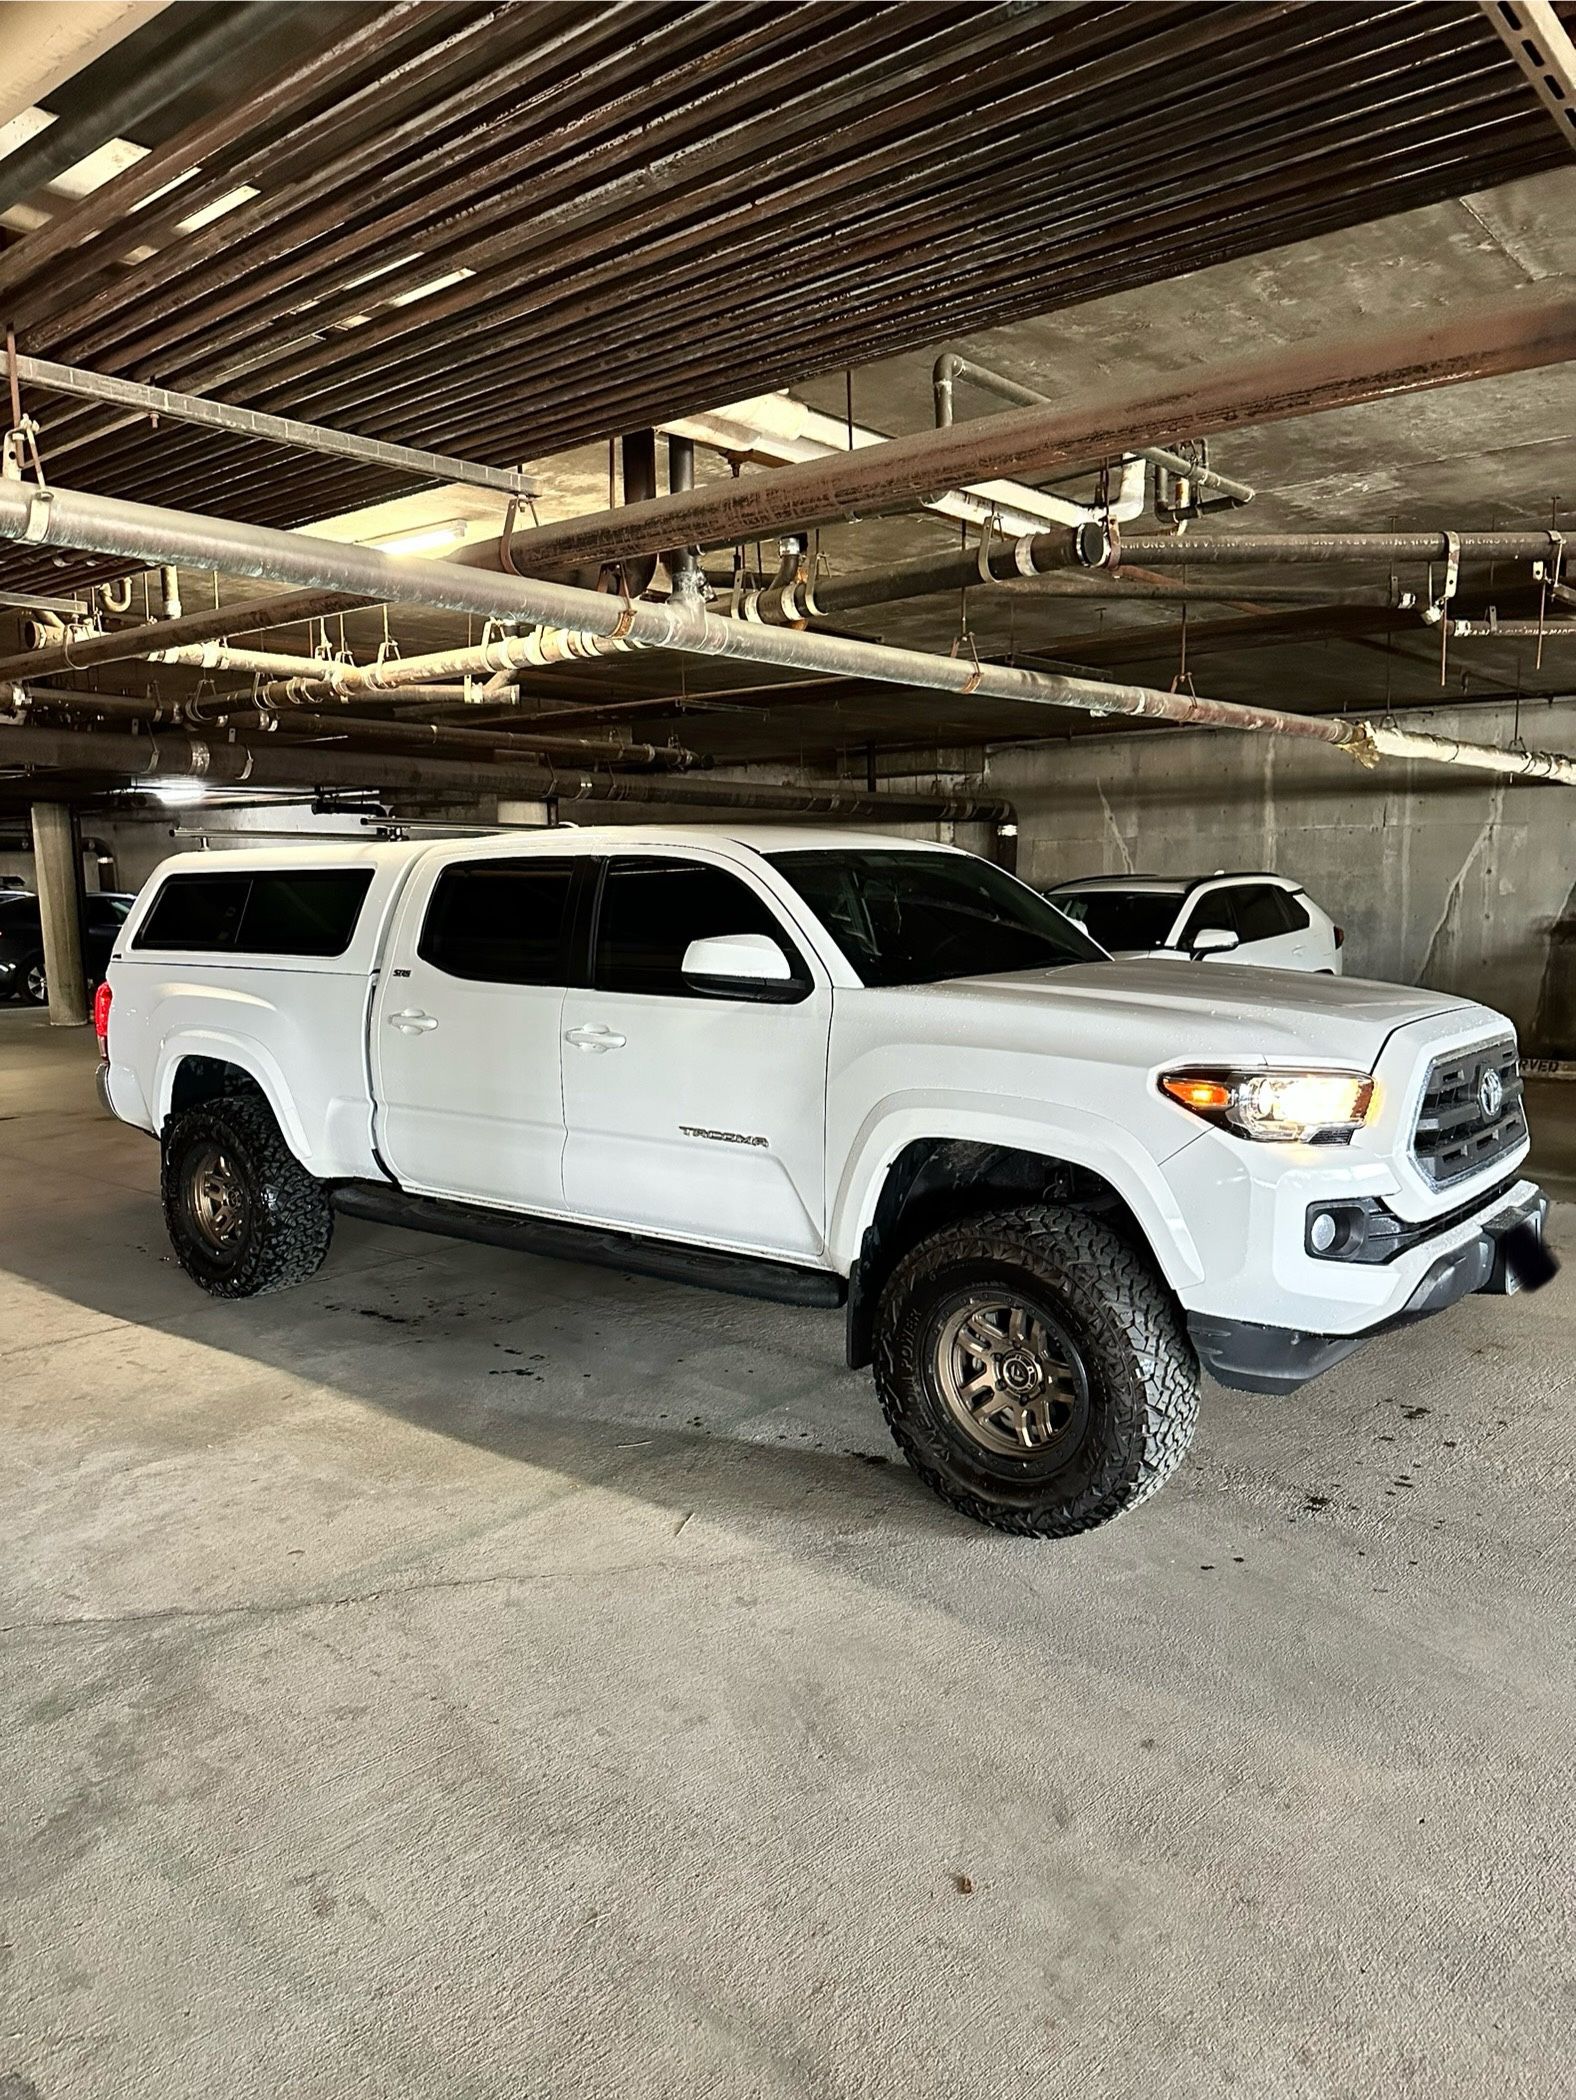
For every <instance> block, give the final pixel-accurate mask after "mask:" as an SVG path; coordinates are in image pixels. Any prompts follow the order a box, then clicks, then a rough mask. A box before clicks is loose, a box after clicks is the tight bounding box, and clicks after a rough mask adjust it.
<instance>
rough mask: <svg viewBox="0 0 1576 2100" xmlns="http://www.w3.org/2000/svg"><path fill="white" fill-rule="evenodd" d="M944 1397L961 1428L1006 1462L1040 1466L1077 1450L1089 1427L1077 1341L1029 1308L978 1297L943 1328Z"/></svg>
mask: <svg viewBox="0 0 1576 2100" xmlns="http://www.w3.org/2000/svg"><path fill="white" fill-rule="evenodd" d="M934 1350H935V1356H934V1364H935V1377H936V1385H937V1389H938V1391H939V1392H940V1394H941V1397H942V1399H943V1401H945V1403H946V1406H947V1410H948V1412H949V1414H950V1415H951V1416H952V1418H953V1420H954V1421H955V1422H956V1423H957V1424H958V1426H959V1427H960V1428H961V1429H963V1430H964V1431H965V1432H966V1433H967V1434H968V1435H969V1436H970V1437H972V1438H973V1439H974V1441H975V1442H976V1443H977V1444H979V1445H980V1446H981V1447H982V1448H983V1449H984V1450H986V1451H989V1452H992V1453H994V1454H996V1455H997V1456H999V1457H1006V1458H1038V1457H1040V1456H1042V1455H1044V1454H1046V1453H1048V1452H1050V1451H1051V1450H1052V1449H1053V1448H1054V1447H1055V1446H1057V1445H1069V1444H1075V1443H1076V1442H1077V1440H1078V1438H1079V1437H1080V1436H1081V1435H1082V1433H1083V1431H1084V1429H1085V1427H1086V1426H1087V1423H1088V1419H1089V1377H1088V1372H1087V1371H1086V1369H1085V1367H1084V1363H1083V1359H1082V1357H1081V1355H1080V1354H1079V1352H1078V1350H1077V1348H1076V1347H1075V1345H1074V1344H1073V1342H1072V1340H1071V1339H1070V1337H1069V1336H1068V1335H1067V1334H1066V1333H1065V1332H1064V1331H1063V1330H1062V1329H1061V1328H1060V1327H1058V1326H1057V1325H1056V1324H1055V1323H1054V1322H1053V1321H1052V1320H1051V1319H1050V1318H1049V1317H1048V1316H1047V1315H1046V1314H1045V1313H1044V1312H1042V1311H1040V1310H1038V1309H1037V1308H1035V1307H1033V1306H1030V1305H1027V1304H1025V1303H1023V1302H1022V1301H1021V1300H1017V1299H1013V1298H1008V1297H1003V1296H997V1295H994V1294H990V1295H986V1296H974V1295H970V1296H968V1297H966V1298H964V1299H963V1300H962V1301H961V1302H959V1303H957V1304H955V1305H953V1306H952V1307H951V1308H943V1309H942V1317H941V1319H940V1320H939V1321H938V1323H937V1325H936V1328H935V1342H934Z"/></svg>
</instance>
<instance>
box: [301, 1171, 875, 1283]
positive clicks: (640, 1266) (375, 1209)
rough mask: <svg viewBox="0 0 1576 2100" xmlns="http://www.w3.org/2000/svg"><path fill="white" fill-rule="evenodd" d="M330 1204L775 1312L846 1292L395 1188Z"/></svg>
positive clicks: (827, 1277)
mask: <svg viewBox="0 0 1576 2100" xmlns="http://www.w3.org/2000/svg"><path fill="white" fill-rule="evenodd" d="M333 1201H334V1208H335V1209H336V1210H342V1211H343V1212H344V1213H345V1214H346V1216H347V1217H353V1218H372V1219H374V1220H376V1222H377V1223H378V1224H380V1225H403V1226H405V1227H406V1228H407V1229H408V1230H410V1231H413V1232H438V1233H442V1234H444V1235H445V1236H446V1237H447V1238H449V1239H455V1240H479V1241H483V1242H485V1244H486V1245H488V1246H491V1247H512V1248H514V1249H515V1251H516V1252H517V1253H520V1254H546V1255H552V1256H555V1257H557V1258H559V1259H561V1260H564V1261H584V1262H595V1263H597V1264H599V1265H600V1266H601V1267H602V1268H605V1269H624V1270H626V1271H629V1272H630V1273H632V1274H634V1275H638V1276H660V1277H663V1278H665V1279H667V1280H668V1281H669V1282H672V1283H698V1284H702V1285H704V1286H706V1287H707V1288H708V1289H711V1290H714V1291H731V1292H733V1294H734V1295H735V1296H736V1297H741V1298H769V1299H771V1300H772V1301H773V1302H774V1303H776V1304H779V1305H825V1306H833V1305H841V1304H842V1302H843V1298H844V1295H845V1290H846V1286H845V1285H844V1282H843V1279H842V1277H841V1276H837V1275H834V1274H833V1273H832V1272H831V1271H830V1270H828V1269H801V1268H799V1267H798V1266H797V1265H796V1264H795V1263H793V1262H786V1261H772V1260H771V1259H770V1258H769V1257H768V1256H766V1255H750V1254H728V1253H724V1252H720V1251H718V1250H717V1249H715V1248H711V1247H691V1246H687V1245H686V1244H685V1243H684V1242H682V1241H679V1240H655V1239H651V1240H648V1239H642V1238H641V1237H640V1235H639V1234H638V1233H633V1232H614V1231H611V1230H609V1229H607V1228H605V1227H603V1226H599V1225H575V1224H571V1223H569V1222H568V1221H567V1220H565V1219H562V1218H541V1217H530V1216H526V1215H524V1214H522V1213H521V1212H518V1211H507V1210H488V1209H486V1208H485V1207H484V1206H483V1205H481V1204H476V1203H444V1202H440V1201H439V1199H438V1198H437V1197H435V1196H411V1195H407V1194H406V1192H405V1191H404V1190H403V1189H397V1188H388V1187H385V1186H384V1185H383V1184H382V1183H381V1182H376V1181H342V1182H340V1183H339V1184H338V1185H337V1186H336V1188H335V1189H334V1192H333Z"/></svg>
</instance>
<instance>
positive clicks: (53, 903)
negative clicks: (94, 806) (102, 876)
mask: <svg viewBox="0 0 1576 2100" xmlns="http://www.w3.org/2000/svg"><path fill="white" fill-rule="evenodd" d="M33 869H34V879H35V880H36V882H37V884H38V913H39V917H40V918H41V919H42V920H43V922H44V974H45V975H46V976H47V977H48V979H49V1022H50V1026H51V1027H52V1028H82V1027H85V1026H86V1025H87V1018H88V998H87V966H86V964H85V963H84V962H83V959H82V860H81V855H80V854H79V853H78V851H77V827H76V825H75V823H74V822H73V821H72V816H71V812H70V810H69V809H67V807H66V806H65V804H64V803H63V802H35V803H34V804H33Z"/></svg>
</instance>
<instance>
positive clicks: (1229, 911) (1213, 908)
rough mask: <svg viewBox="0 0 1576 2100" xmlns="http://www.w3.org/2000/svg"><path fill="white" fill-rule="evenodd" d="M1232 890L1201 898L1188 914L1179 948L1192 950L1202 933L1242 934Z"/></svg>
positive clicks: (1218, 891) (1212, 891)
mask: <svg viewBox="0 0 1576 2100" xmlns="http://www.w3.org/2000/svg"><path fill="white" fill-rule="evenodd" d="M1233 897H1234V893H1233V892H1232V891H1231V890H1211V891H1210V892H1209V894H1208V895H1207V896H1205V897H1201V898H1200V899H1199V901H1198V902H1197V904H1195V905H1194V907H1193V909H1192V911H1191V912H1189V914H1188V919H1187V924H1186V925H1185V926H1184V927H1183V929H1182V932H1181V934H1180V936H1179V938H1178V946H1179V947H1183V948H1190V947H1191V946H1192V945H1193V943H1194V941H1196V940H1197V939H1198V936H1199V935H1200V934H1201V933H1206V932H1216V931H1223V932H1226V933H1240V932H1241V928H1240V927H1239V926H1238V924H1237V914H1236V911H1235V908H1234V903H1233Z"/></svg>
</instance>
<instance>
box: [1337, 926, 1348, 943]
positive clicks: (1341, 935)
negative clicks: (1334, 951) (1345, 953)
mask: <svg viewBox="0 0 1576 2100" xmlns="http://www.w3.org/2000/svg"><path fill="white" fill-rule="evenodd" d="M1335 945H1336V947H1337V948H1344V947H1345V946H1346V928H1345V927H1344V926H1337V927H1336V929H1335Z"/></svg>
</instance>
